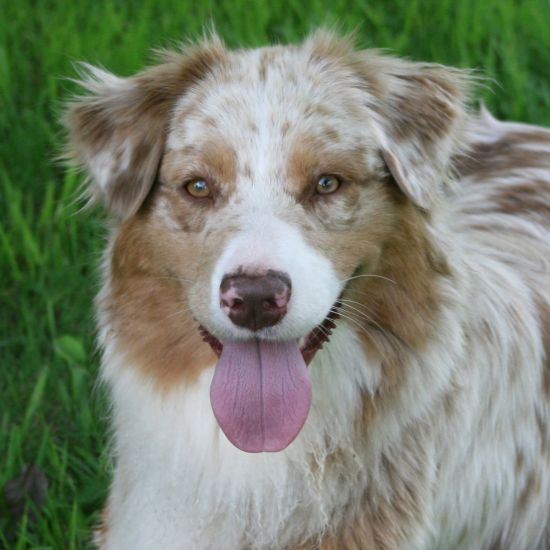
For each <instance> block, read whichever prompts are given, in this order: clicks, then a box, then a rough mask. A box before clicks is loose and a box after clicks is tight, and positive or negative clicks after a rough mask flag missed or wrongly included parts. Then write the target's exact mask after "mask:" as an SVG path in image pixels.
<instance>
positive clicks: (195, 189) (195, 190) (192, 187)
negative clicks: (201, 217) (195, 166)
mask: <svg viewBox="0 0 550 550" xmlns="http://www.w3.org/2000/svg"><path fill="white" fill-rule="evenodd" d="M185 190H186V191H187V192H188V193H189V194H190V195H191V196H192V197H195V198H196V199H206V198H208V197H210V196H211V192H210V187H209V186H208V183H206V182H205V181H204V180H201V179H196V180H191V181H189V182H187V183H186V184H185Z"/></svg>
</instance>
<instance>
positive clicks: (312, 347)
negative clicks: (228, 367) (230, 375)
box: [199, 300, 341, 364]
mask: <svg viewBox="0 0 550 550" xmlns="http://www.w3.org/2000/svg"><path fill="white" fill-rule="evenodd" d="M340 306H341V304H340V301H339V300H338V301H336V302H335V304H334V305H333V306H332V307H331V308H330V311H329V313H328V314H327V316H326V317H325V318H324V319H323V321H322V322H321V323H319V324H318V325H317V326H316V327H315V328H314V329H313V330H312V331H311V332H310V333H309V334H306V335H305V336H303V337H302V338H300V340H302V339H303V343H302V345H301V346H300V352H301V353H302V356H303V358H304V361H305V362H306V364H309V363H310V362H311V360H312V359H313V357H314V356H315V354H316V353H317V352H318V351H319V350H320V349H321V348H322V347H323V345H324V344H325V343H326V342H328V341H329V340H330V336H331V335H332V331H333V330H334V328H336V322H335V321H336V320H337V319H339V318H340V315H339V313H338V311H339V309H340ZM199 332H200V334H201V336H202V339H203V341H204V342H206V343H207V344H208V345H209V346H210V347H211V348H212V351H213V352H214V353H215V354H216V355H217V356H218V357H220V355H221V353H222V350H223V343H222V342H221V341H220V340H218V338H216V337H215V336H214V335H213V334H212V333H211V332H209V331H208V330H207V329H206V328H205V327H204V326H203V325H199Z"/></svg>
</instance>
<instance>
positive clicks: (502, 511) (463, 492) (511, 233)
mask: <svg viewBox="0 0 550 550" xmlns="http://www.w3.org/2000/svg"><path fill="white" fill-rule="evenodd" d="M85 72H86V74H85V76H84V78H83V82H82V86H83V87H84V88H85V90H86V91H87V93H86V95H85V96H83V97H79V98H77V99H75V100H74V101H73V102H72V103H71V104H70V105H69V107H68V110H67V115H66V124H67V126H68V128H69V133H70V138H69V142H70V144H69V153H68V154H69V155H70V156H71V157H72V158H73V159H74V161H76V162H78V163H79V164H80V165H82V166H83V167H84V168H85V169H86V171H87V172H88V174H89V176H90V177H89V180H90V186H89V189H90V192H91V193H92V194H93V196H94V197H95V198H97V199H99V200H101V201H103V202H104V203H105V205H106V207H107V208H108V209H109V211H110V212H111V214H112V218H113V227H112V231H111V233H110V239H109V243H108V245H107V247H106V251H105V256H104V266H103V273H102V289H101V291H100V293H99V296H98V298H97V312H98V325H99V340H100V345H101V348H102V351H103V362H102V378H103V380H104V381H105V383H106V384H107V385H108V387H109V390H110V395H111V399H112V402H113V415H112V424H113V431H114V449H113V451H114V458H115V475H114V480H113V483H112V487H111V491H110V494H109V498H108V501H107V503H106V506H105V509H104V513H103V521H102V524H101V525H100V526H99V527H98V529H97V532H96V543H97V545H98V546H99V548H102V549H109V550H142V549H143V550H146V549H152V550H164V549H169V550H187V549H197V550H201V549H208V550H209V549H215V550H237V549H265V550H267V549H273V550H278V549H302V550H307V549H315V548H319V549H322V550H340V549H344V550H346V549H347V550H353V549H355V550H363V549H366V550H369V549H373V550H377V549H387V550H390V549H391V550H397V549H420V550H424V549H442V550H448V549H464V550H478V549H481V550H482V549H489V548H502V549H513V550H522V549H523V550H534V549H544V548H550V528H549V524H550V409H549V403H550V370H549V365H548V357H549V353H550V351H549V347H550V332H549V320H550V305H549V304H550V302H549V300H550V270H549V263H550V132H549V131H547V130H544V129H541V128H537V127H533V126H528V125H524V124H517V123H506V122H500V121H498V120H496V119H495V118H493V117H492V116H491V115H490V114H489V113H488V112H486V111H485V110H483V109H482V110H481V112H479V113H478V112H473V111H472V110H468V108H467V107H466V104H467V103H468V101H469V99H470V95H469V93H470V88H471V86H470V84H471V77H470V76H469V75H468V73H465V72H463V71H459V70H456V69H452V68H447V67H443V66H440V65H434V64H427V63H413V62H410V61H404V60H400V59H395V58H392V57H389V56H386V55H382V54H380V53H379V52H376V51H368V50H367V51H356V50H354V48H353V46H352V44H351V43H350V40H347V39H342V38H338V37H336V36H334V35H332V34H331V33H329V32H325V31H320V32H317V33H315V34H314V35H313V36H311V37H310V38H308V39H307V40H305V42H303V43H302V44H300V45H297V46H296V45H294V46H275V47H266V48H260V49H254V50H237V51H230V50H228V49H226V48H225V47H224V45H223V44H222V43H221V41H220V40H219V39H218V38H216V37H213V38H211V39H209V40H206V41H204V42H202V43H199V44H197V45H194V46H191V47H188V48H186V49H185V50H183V51H182V52H167V53H165V55H164V57H163V59H162V61H161V63H160V64H158V65H156V66H153V67H151V68H148V69H146V70H144V71H142V72H140V73H138V74H137V75H135V76H133V77H130V78H119V77H117V76H114V75H112V74H110V73H108V72H105V71H103V70H99V69H96V68H93V67H88V68H87V69H86V71H85Z"/></svg>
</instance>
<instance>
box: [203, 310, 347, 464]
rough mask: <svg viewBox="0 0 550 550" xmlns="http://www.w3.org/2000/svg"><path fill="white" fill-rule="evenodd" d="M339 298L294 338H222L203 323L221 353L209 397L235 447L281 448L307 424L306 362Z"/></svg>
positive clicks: (331, 323)
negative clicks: (308, 329)
mask: <svg viewBox="0 0 550 550" xmlns="http://www.w3.org/2000/svg"><path fill="white" fill-rule="evenodd" d="M339 307H340V304H339V302H337V303H336V304H335V305H334V307H332V308H331V310H330V313H329V314H328V315H327V316H326V317H325V319H324V320H323V322H322V323H320V324H319V325H317V327H315V328H314V329H313V330H312V331H311V332H310V333H309V334H308V335H307V336H306V337H305V338H303V339H300V341H298V340H294V341H270V340H262V339H252V340H246V341H236V342H232V341H224V342H222V341H220V340H218V339H217V338H216V337H215V336H213V335H212V334H211V333H210V332H208V331H207V330H206V329H205V328H204V327H202V326H201V327H200V332H201V335H202V338H203V340H204V341H205V342H206V343H208V344H209V345H210V347H211V348H212V350H213V351H214V353H216V355H217V356H218V357H219V359H218V363H217V365H216V370H215V372H214V378H213V380H212V385H211V387H210V401H211V404H212V409H213V411H214V415H215V416H216V419H217V421H218V424H219V425H220V427H221V429H222V430H223V432H224V433H225V435H226V436H227V438H228V439H229V441H231V443H233V445H235V446H236V447H238V448H239V449H241V450H243V451H247V452H251V453H255V452H262V451H270V452H276V451H282V450H283V449H285V448H286V447H287V446H288V445H290V443H292V441H293V440H294V439H295V438H296V436H297V435H298V433H299V432H300V430H301V429H302V427H303V425H304V423H305V421H306V419H307V416H308V413H309V408H310V405H311V382H310V378H309V372H308V368H307V365H308V364H309V363H310V362H311V360H312V359H313V357H314V356H315V354H316V353H317V352H318V351H319V350H320V349H321V348H322V347H323V345H324V344H325V343H326V342H328V341H329V339H330V336H331V334H332V330H333V329H334V328H335V326H336V325H335V321H336V320H337V319H338V317H339V314H338V309H339Z"/></svg>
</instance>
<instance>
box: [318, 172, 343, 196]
mask: <svg viewBox="0 0 550 550" xmlns="http://www.w3.org/2000/svg"><path fill="white" fill-rule="evenodd" d="M339 187H340V180H339V179H338V178H337V177H336V176H321V177H320V178H319V179H318V181H317V193H320V194H322V195H328V194H329V193H334V192H335V191H337V190H338V188H339Z"/></svg>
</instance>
